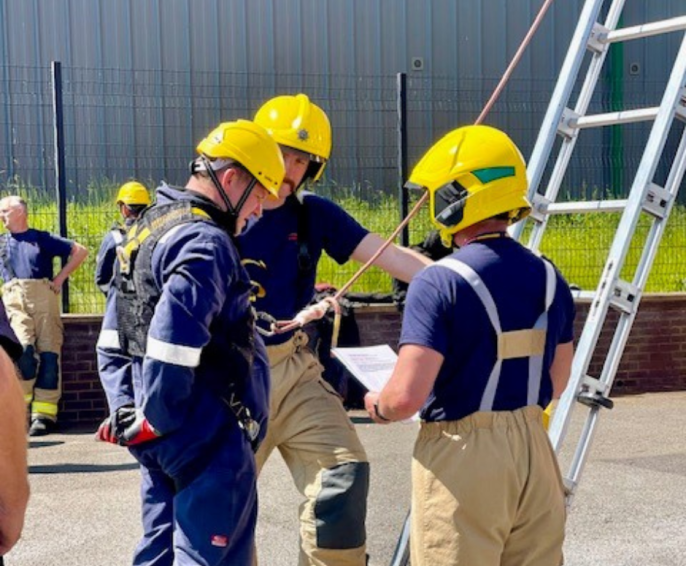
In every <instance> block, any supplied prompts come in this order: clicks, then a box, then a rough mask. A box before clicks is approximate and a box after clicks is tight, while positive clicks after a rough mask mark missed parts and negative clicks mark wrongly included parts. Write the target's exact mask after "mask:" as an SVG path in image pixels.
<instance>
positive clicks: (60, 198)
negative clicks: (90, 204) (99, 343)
mask: <svg viewBox="0 0 686 566" xmlns="http://www.w3.org/2000/svg"><path fill="white" fill-rule="evenodd" d="M51 71H52V110H53V129H54V143H55V188H56V190H57V221H58V222H59V233H60V236H62V237H63V238H66V237H67V179H66V176H65V175H66V172H65V161H64V112H63V106H62V63H60V62H59V61H52V63H51ZM64 264H65V262H64V260H62V267H64ZM62 311H63V312H65V313H66V312H69V279H67V280H66V281H65V282H64V285H63V286H62Z"/></svg>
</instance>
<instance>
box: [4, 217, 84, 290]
mask: <svg viewBox="0 0 686 566" xmlns="http://www.w3.org/2000/svg"><path fill="white" fill-rule="evenodd" d="M0 237H2V238H4V239H5V242H3V245H6V246H7V251H6V254H7V258H8V261H9V263H10V266H11V267H12V271H13V272H14V273H13V274H12V272H11V271H10V270H9V269H8V268H7V265H6V264H5V262H4V261H0V276H2V279H3V281H6V282H7V281H9V280H10V279H13V278H15V277H16V278H17V279H52V278H53V259H54V258H56V257H59V258H62V259H64V260H67V259H68V258H69V255H70V254H71V250H72V247H73V245H74V242H72V241H71V240H67V239H66V238H61V237H59V236H54V235H53V234H50V233H49V232H44V231H43V230H35V229H33V228H29V229H28V230H27V231H26V232H21V233H18V234H11V233H9V232H8V233H6V234H3V235H2V236H0Z"/></svg>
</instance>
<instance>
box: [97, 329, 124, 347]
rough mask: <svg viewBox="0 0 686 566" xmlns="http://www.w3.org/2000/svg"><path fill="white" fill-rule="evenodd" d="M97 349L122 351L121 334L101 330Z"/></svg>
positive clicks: (114, 331)
mask: <svg viewBox="0 0 686 566" xmlns="http://www.w3.org/2000/svg"><path fill="white" fill-rule="evenodd" d="M96 347H97V348H100V349H107V350H121V345H120V344H119V333H118V332H117V331H116V330H105V329H103V330H101V331H100V336H99V337H98V344H97V346H96Z"/></svg>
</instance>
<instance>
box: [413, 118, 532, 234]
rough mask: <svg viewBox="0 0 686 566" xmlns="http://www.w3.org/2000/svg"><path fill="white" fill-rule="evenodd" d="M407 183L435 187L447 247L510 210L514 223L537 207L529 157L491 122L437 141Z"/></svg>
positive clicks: (434, 204) (436, 214)
mask: <svg viewBox="0 0 686 566" xmlns="http://www.w3.org/2000/svg"><path fill="white" fill-rule="evenodd" d="M407 186H408V187H409V188H422V189H426V190H428V191H429V197H430V214H431V222H432V223H433V224H434V225H435V226H436V227H437V228H438V229H439V231H440V233H441V239H442V240H443V243H444V244H446V245H450V244H451V242H452V237H453V234H455V233H456V232H459V231H460V230H464V229H465V228H467V227H468V226H471V225H473V224H476V223H477V222H480V221H481V220H485V219H487V218H491V217H493V216H498V215H501V214H505V213H507V214H508V219H509V221H510V224H512V223H514V222H517V221H518V220H521V219H522V218H524V217H525V216H527V215H528V214H529V212H530V211H531V204H530V203H529V201H528V200H527V198H526V194H527V187H528V182H527V179H526V165H525V163H524V158H523V157H522V154H521V153H520V151H519V149H517V146H516V145H515V144H514V142H513V141H512V140H511V139H510V138H509V137H508V136H507V135H506V134H505V133H504V132H501V131H500V130H497V129H495V128H491V127H489V126H465V127H462V128H458V129H456V130H453V131H452V132H450V133H448V134H447V135H445V136H444V137H443V138H442V139H440V140H439V141H438V142H436V143H435V144H434V145H433V146H432V147H431V148H430V149H429V150H428V151H427V152H426V153H425V154H424V157H422V158H421V160H420V161H419V163H418V164H417V165H416V167H415V168H414V170H413V171H412V174H411V175H410V178H409V180H408V183H407Z"/></svg>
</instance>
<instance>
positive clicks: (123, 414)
mask: <svg viewBox="0 0 686 566" xmlns="http://www.w3.org/2000/svg"><path fill="white" fill-rule="evenodd" d="M159 436H160V435H159V433H158V432H157V431H156V430H155V429H154V428H153V427H152V425H151V424H150V423H149V422H148V420H147V419H146V418H145V416H143V412H142V411H141V410H140V409H136V408H135V407H134V406H133V405H124V406H123V407H119V408H118V409H117V410H116V411H115V412H114V413H112V414H111V415H110V416H109V417H107V418H106V419H105V420H104V421H103V422H102V424H101V425H100V426H99V427H98V432H97V433H96V434H95V438H96V440H100V441H102V442H110V443H111V444H118V445H119V446H134V445H136V444H141V443H142V442H147V441H149V440H154V439H155V438H159Z"/></svg>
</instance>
